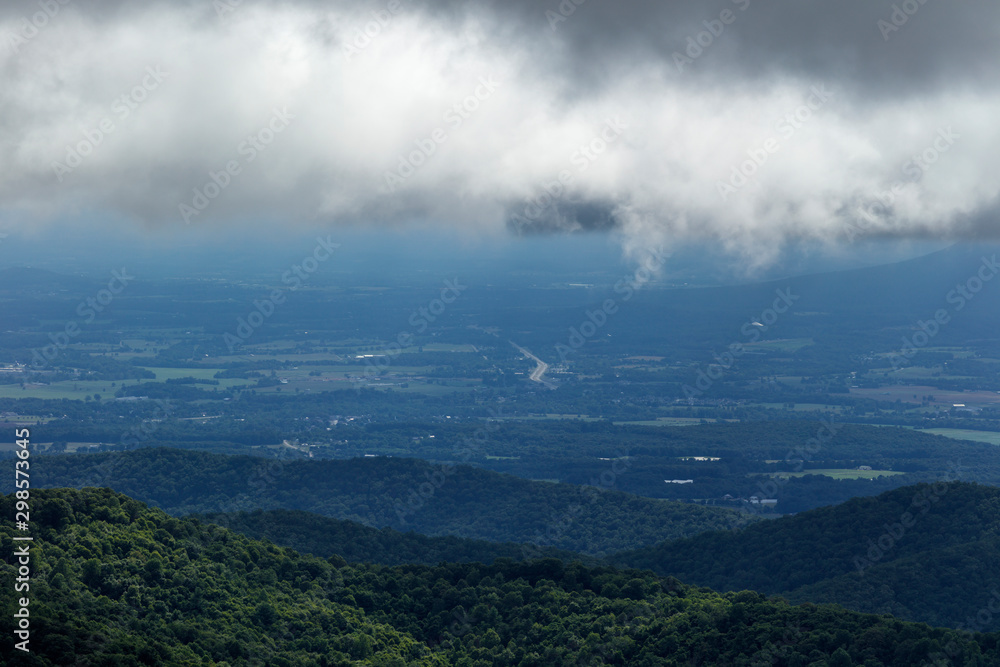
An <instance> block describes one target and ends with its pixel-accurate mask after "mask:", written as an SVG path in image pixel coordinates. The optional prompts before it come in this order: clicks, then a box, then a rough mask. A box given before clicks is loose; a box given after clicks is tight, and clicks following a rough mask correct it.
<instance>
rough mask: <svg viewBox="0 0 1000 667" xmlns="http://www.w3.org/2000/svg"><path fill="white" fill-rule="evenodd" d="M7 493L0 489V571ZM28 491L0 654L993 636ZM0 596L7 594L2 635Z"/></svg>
mask: <svg viewBox="0 0 1000 667" xmlns="http://www.w3.org/2000/svg"><path fill="white" fill-rule="evenodd" d="M14 502H15V501H14V498H13V496H6V497H4V498H2V499H0V516H2V517H4V518H3V522H2V524H0V532H2V534H3V538H4V539H3V541H2V547H0V549H2V550H3V551H4V557H5V558H4V564H3V565H2V569H3V570H4V571H5V573H6V575H7V576H11V574H12V569H13V566H11V565H9V562H10V560H11V555H12V553H11V552H12V547H11V540H10V537H11V534H12V533H13V530H14V528H13V525H12V524H11V522H10V521H9V520H8V519H7V518H6V517H8V516H11V512H12V511H13V505H14ZM32 502H33V503H34V513H35V515H36V520H35V530H34V534H33V537H34V538H35V542H34V543H33V548H32V549H33V550H32V553H33V554H34V557H35V559H36V560H35V566H34V570H33V575H32V576H33V578H32V587H31V591H30V594H31V597H32V603H31V604H32V607H31V623H32V631H33V634H32V639H31V645H30V647H31V650H32V653H31V654H30V655H27V654H23V653H20V652H15V651H14V649H13V648H12V645H11V643H10V642H8V643H5V645H4V646H3V648H2V649H0V650H2V651H3V654H2V656H3V660H4V663H5V664H11V665H40V666H49V665H51V666H59V667H62V666H64V665H70V664H95V665H96V664H108V665H110V664H114V665H141V664H187V665H206V666H207V665H230V666H234V667H235V666H237V665H239V666H244V665H247V666H249V665H257V664H267V665H275V666H282V667H284V666H288V667H291V666H292V665H337V666H343V667H347V666H349V665H357V664H365V665H382V666H385V667H389V666H400V667H402V666H404V665H439V666H447V665H456V666H458V665H496V666H497V667H515V666H518V667H548V666H550V665H581V664H586V665H594V666H597V665H649V666H654V665H677V664H701V665H722V664H741V665H743V664H745V665H752V664H788V665H838V666H839V665H852V664H853V665H860V664H864V665H870V666H874V667H878V666H883V667H888V666H897V665H898V666H899V667H910V666H912V665H919V664H923V663H925V662H929V661H933V660H937V659H942V660H945V659H947V660H952V661H953V664H963V665H998V664H1000V646H998V639H1000V637H998V636H997V635H968V634H963V633H959V632H956V631H949V630H943V629H932V628H930V627H928V626H924V625H917V624H909V623H904V622H901V621H898V620H895V619H892V618H890V617H885V616H875V615H864V614H858V613H854V612H848V611H844V610H840V609H838V608H836V607H829V606H821V607H817V606H814V605H803V606H799V607H791V606H789V605H787V604H785V603H783V602H774V601H769V600H766V599H764V598H763V597H761V596H760V595H758V594H756V593H751V592H741V593H731V594H727V595H720V594H717V593H713V592H711V591H707V590H703V589H696V588H692V587H689V586H686V585H683V584H681V583H680V582H678V581H677V580H675V579H672V578H667V579H660V578H658V577H656V576H654V575H652V574H650V573H643V572H639V571H621V570H616V569H613V568H607V567H604V568H590V567H586V566H583V565H581V564H578V563H577V564H570V565H567V564H565V563H563V562H561V561H559V560H556V559H543V560H537V561H532V562H527V563H514V562H512V561H509V560H499V561H497V562H496V563H494V564H493V565H492V566H486V565H481V564H447V565H442V566H439V567H428V566H419V565H409V566H400V567H393V568H390V567H384V566H375V565H371V566H349V565H344V564H342V563H343V561H342V560H341V559H337V558H334V559H330V560H322V559H319V558H315V557H310V556H302V555H300V554H298V553H296V552H295V551H292V550H290V549H282V548H279V547H275V546H273V545H270V544H268V543H266V542H258V541H255V540H251V539H249V538H247V537H244V536H242V535H238V534H236V533H233V532H231V531H228V530H226V529H223V528H220V527H217V526H212V525H204V524H201V523H199V522H198V521H197V520H195V519H192V518H186V519H177V518H174V517H171V516H169V515H167V514H166V513H164V512H162V511H160V510H156V509H148V508H146V507H145V506H144V505H143V504H142V503H139V502H137V501H134V500H132V499H129V498H127V497H125V496H122V495H120V494H116V493H113V492H111V491H108V490H102V489H88V490H84V491H77V490H69V489H57V490H49V491H37V492H35V493H34V495H33V499H32ZM13 611H14V607H13V601H12V600H8V601H7V602H6V603H5V608H4V618H5V619H7V620H5V621H4V623H5V624H6V625H7V626H8V631H7V634H8V636H9V635H10V632H9V627H10V625H11V623H12V621H11V619H12V615H13ZM15 653H16V655H15Z"/></svg>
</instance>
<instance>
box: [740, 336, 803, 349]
mask: <svg viewBox="0 0 1000 667" xmlns="http://www.w3.org/2000/svg"><path fill="white" fill-rule="evenodd" d="M815 342H816V341H814V340H813V339H812V338H782V339H778V340H763V341H761V342H759V343H744V345H743V347H745V348H747V349H748V350H773V351H775V352H797V351H798V350H801V349H802V348H804V347H808V346H810V345H812V344H813V343H815Z"/></svg>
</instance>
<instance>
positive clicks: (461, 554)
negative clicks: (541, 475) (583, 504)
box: [192, 510, 598, 565]
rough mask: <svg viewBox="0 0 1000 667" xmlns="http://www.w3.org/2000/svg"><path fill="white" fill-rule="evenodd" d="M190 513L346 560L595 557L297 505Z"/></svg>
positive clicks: (282, 543) (429, 561) (383, 562)
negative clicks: (346, 517) (405, 528)
mask: <svg viewBox="0 0 1000 667" xmlns="http://www.w3.org/2000/svg"><path fill="white" fill-rule="evenodd" d="M192 516H193V517H194V518H196V519H199V520H200V521H203V522H205V523H214V524H216V525H218V526H222V527H224V528H228V529H230V530H232V531H235V532H237V533H242V534H243V535H246V536H248V537H251V538H253V539H257V540H265V539H266V540H271V541H272V542H274V543H275V544H278V545H280V546H284V547H291V548H294V549H295V550H296V551H299V552H301V553H306V554H314V555H316V556H321V557H323V558H329V557H331V556H340V557H342V558H344V559H346V560H347V562H349V563H378V564H379V565H403V564H408V563H418V564H425V565H437V564H438V563H441V562H454V563H466V562H480V563H492V562H493V561H494V560H496V559H497V558H510V559H513V560H524V559H525V558H560V559H562V560H567V561H572V560H584V561H587V562H594V563H596V562H598V559H596V558H593V557H587V556H583V555H580V554H577V553H573V552H570V551H560V550H559V549H553V548H551V547H537V546H535V545H531V544H514V543H512V542H487V541H485V540H470V539H467V538H462V537H454V536H443V537H428V536H426V535H420V534H419V533H414V532H408V533H401V532H399V531H396V530H393V529H391V528H382V529H381V530H379V529H377V528H372V527H370V526H363V525H361V524H359V523H355V522H354V521H343V520H341V519H331V518H328V517H325V516H320V515H318V514H313V513H311V512H302V511H299V510H269V511H263V510H255V511H253V512H232V513H222V512H216V513H212V514H195V515H192Z"/></svg>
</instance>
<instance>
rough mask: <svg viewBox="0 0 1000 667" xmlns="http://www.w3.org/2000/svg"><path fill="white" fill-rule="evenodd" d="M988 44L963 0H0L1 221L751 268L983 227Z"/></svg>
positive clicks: (992, 162)
mask: <svg viewBox="0 0 1000 667" xmlns="http://www.w3.org/2000/svg"><path fill="white" fill-rule="evenodd" d="M577 3H579V4H577ZM137 5H138V6H137ZM998 32H1000V6H998V5H997V4H996V3H987V2H985V1H983V2H965V3H961V4H960V5H955V4H954V3H950V4H949V3H944V2H943V1H942V0H924V1H923V2H921V1H920V0H907V1H906V2H897V3H895V4H893V3H890V2H882V1H879V2H871V1H870V0H845V1H844V2H838V3H829V2H819V1H818V0H811V1H802V0H777V1H775V2H769V3H763V2H759V1H758V0H717V1H715V2H708V3H706V2H693V1H684V2H677V3H652V2H650V3H645V2H630V3H625V4H622V3H610V2H606V1H604V0H582V1H581V0H563V2H561V3H558V2H555V1H549V2H542V3H536V2H527V1H523V2H521V1H517V2H506V3H499V2H473V3H465V2H462V3H459V2H443V1H442V2H430V3H416V2H411V1H409V0H384V1H381V2H373V3H369V4H367V5H365V6H364V7H359V6H358V5H356V4H354V3H350V4H348V3H330V2H322V3H321V2H308V1H306V0H299V1H291V2H281V3H278V2H273V3H271V2H253V1H252V0H244V1H243V2H237V0H215V1H214V2H212V1H209V0H204V1H202V2H197V3H190V4H178V3H167V2H152V3H143V4H141V5H139V3H123V2H104V3H88V4H86V5H85V4H84V3H83V2H76V1H74V0H68V1H67V2H65V4H63V3H61V2H60V1H59V0H46V1H44V2H40V3H39V2H31V3H28V2H18V3H7V4H5V5H3V8H2V9H0V39H2V44H0V79H2V81H3V82H4V85H3V86H2V87H0V164H2V165H3V169H2V171H0V202H2V204H0V214H2V215H3V224H4V225H5V226H6V227H7V228H13V229H16V228H17V227H18V226H19V225H38V224H41V223H44V222H46V221H53V220H59V219H65V218H67V217H72V216H74V215H98V216H100V215H106V216H108V217H121V216H125V217H129V218H132V219H134V220H136V221H137V222H138V223H141V224H146V225H157V226H180V227H184V226H189V225H214V224H247V221H256V222H260V223H262V224H277V225H285V224H296V223H302V224H324V225H325V224H333V223H352V224H362V225H385V226H388V227H391V226H393V225H398V224H404V223H408V222H412V221H431V222H434V223H440V224H444V225H451V226H453V227H454V228H455V229H457V230H462V232H463V233H464V232H469V233H490V234H492V233H533V232H538V231H553V230H556V231H558V230H575V229H588V228H616V229H619V230H621V231H622V232H624V234H625V237H626V239H627V247H628V248H629V249H630V250H631V251H634V252H641V251H642V248H644V247H648V246H650V245H656V244H663V243H670V242H671V240H673V239H676V238H685V239H687V238H708V239H715V240H718V242H719V243H720V244H722V245H724V246H725V247H727V248H729V249H730V250H733V251H736V252H738V253H741V254H743V255H745V256H746V258H747V260H748V261H749V262H750V263H751V264H760V263H766V262H767V261H768V259H769V258H770V257H773V256H774V254H775V253H776V252H777V251H778V249H779V248H780V247H781V245H782V243H783V242H784V241H786V240H788V239H792V238H795V239H801V238H806V239H830V240H840V241H848V242H849V241H852V240H857V239H859V238H875V237H879V236H885V235H894V236H905V237H956V238H958V237H965V238H985V237H995V236H997V224H996V222H997V218H996V213H997V208H998V193H1000V179H997V178H996V176H995V174H996V173H997V171H998V167H1000V157H998V151H997V150H996V148H997V146H998V145H1000V129H998V128H997V124H996V118H997V115H998V114H997V111H998V110H1000V81H998V77H1000V70H998V69H997V68H996V67H995V63H996V62H997V56H998V53H997V52H998V50H1000V46H998V45H1000V40H998V39H997V37H998V34H997V33H998Z"/></svg>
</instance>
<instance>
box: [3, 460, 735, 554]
mask: <svg viewBox="0 0 1000 667" xmlns="http://www.w3.org/2000/svg"><path fill="white" fill-rule="evenodd" d="M39 460H40V461H43V462H44V463H40V464H39V466H38V472H36V473H35V474H34V475H33V476H32V482H33V484H36V485H41V486H45V487H76V488H80V487H84V486H106V487H110V488H112V489H115V490H116V491H120V492H122V493H125V494H127V495H129V496H132V497H134V498H137V499H140V500H142V501H144V502H149V503H150V504H154V505H156V506H158V507H161V508H163V509H165V510H167V511H170V512H171V513H175V514H187V513H203V512H219V511H223V512H230V511H241V510H248V511H249V510H254V509H294V510H304V511H309V512H315V513H317V514H322V515H324V516H329V517H334V518H338V519H348V520H351V521H356V522H359V523H362V524H366V525H369V526H374V527H377V528H381V527H385V526H388V527H392V528H396V529H399V530H404V531H405V530H414V531H417V532H420V533H423V534H426V535H431V536H436V535H456V536H459V537H467V538H473V539H481V540H489V541H493V542H517V543H532V544H535V545H536V546H540V547H555V548H558V549H564V550H568V551H576V552H582V553H586V554H590V555H602V554H608V553H612V552H615V551H621V550H623V549H629V548H637V547H640V546H646V545H651V544H654V543H656V542H659V541H661V540H664V539H676V538H680V537H685V536H690V535H695V534H697V533H700V532H703V531H706V530H718V529H729V528H734V527H738V526H740V525H743V524H744V523H746V522H747V521H748V520H750V518H749V517H748V516H746V515H743V514H739V513H737V512H734V511H730V510H726V509H721V508H709V507H700V506H696V505H690V504H686V503H678V502H671V501H664V500H654V499H649V498H641V497H638V496H632V495H629V494H626V493H621V492H618V491H613V490H609V489H603V488H601V487H576V486H571V485H567V484H553V483H548V482H535V481H530V480H524V479H519V478H517V477H513V476H510V475H502V474H499V473H495V472H490V471H487V470H481V469H477V468H471V467H467V466H451V467H448V466H435V465H431V464H429V463H427V462H424V461H417V460H413V459H398V458H386V457H376V458H365V459H352V460H347V461H318V460H303V459H294V460H273V459H272V460H267V459H260V458H252V457H248V456H223V455H216V454H206V453H202V452H192V451H185V450H177V449H161V448H157V449H139V450H135V451H128V452H115V453H103V454H77V455H63V456H46V457H44V458H42V459H39ZM0 490H7V491H10V490H13V478H11V479H9V480H0Z"/></svg>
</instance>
